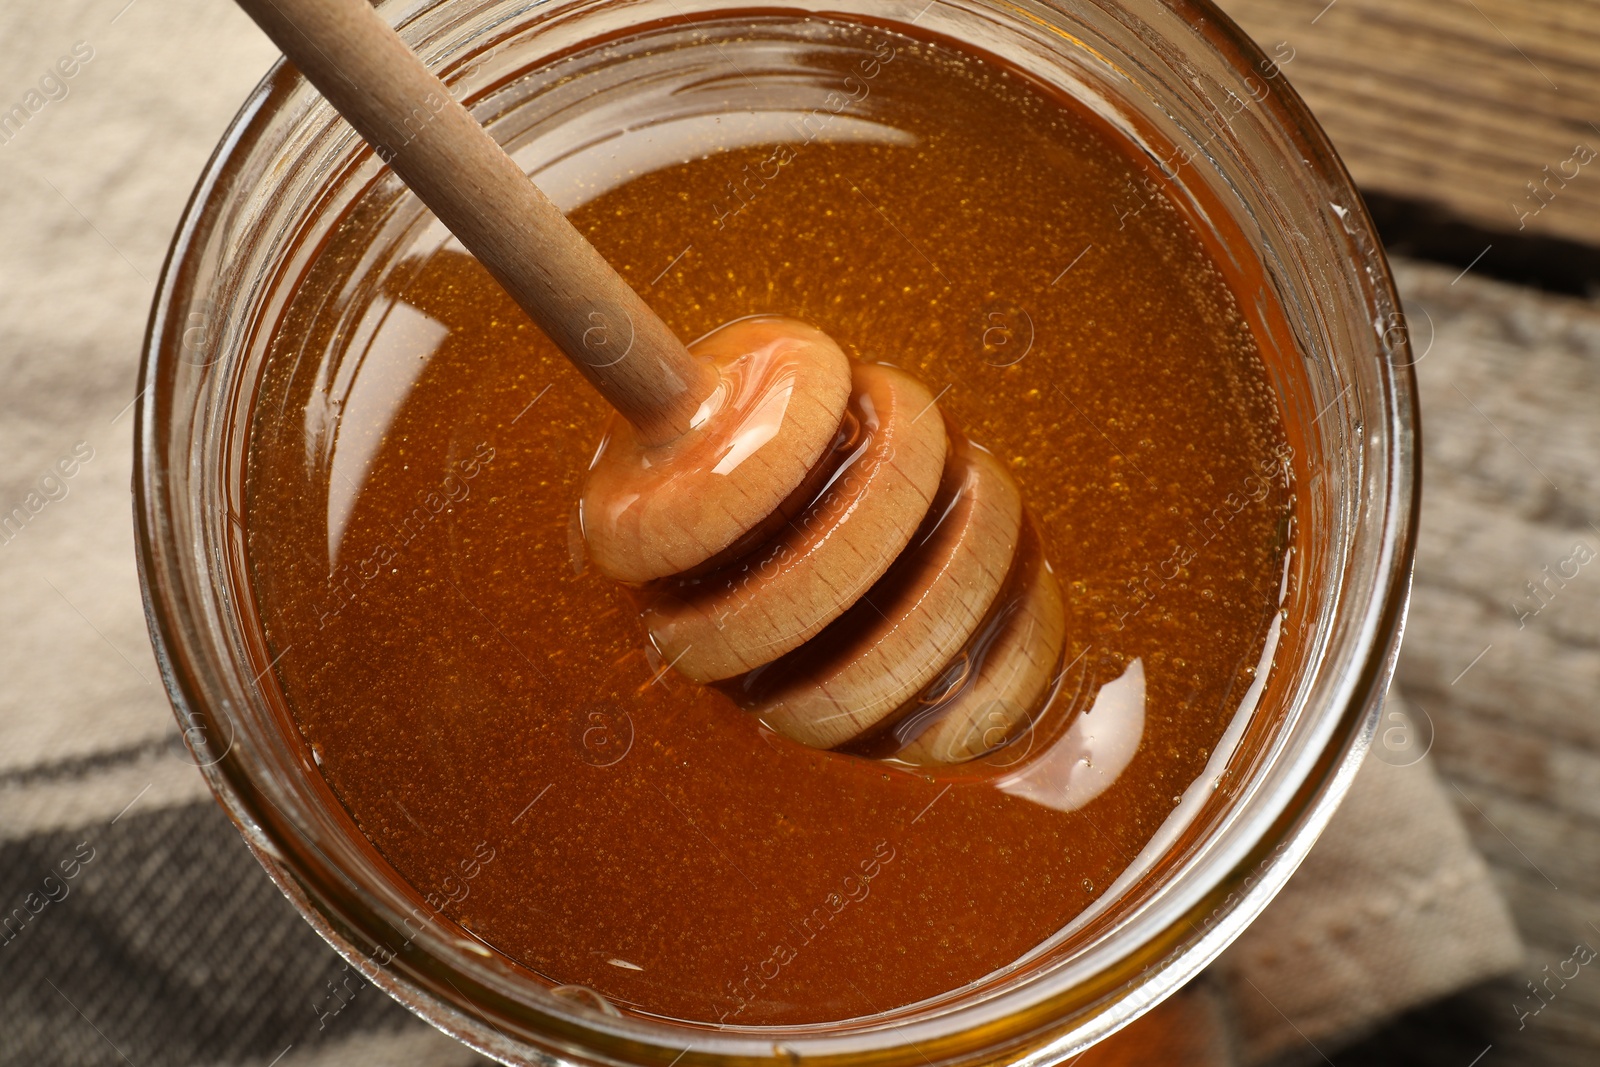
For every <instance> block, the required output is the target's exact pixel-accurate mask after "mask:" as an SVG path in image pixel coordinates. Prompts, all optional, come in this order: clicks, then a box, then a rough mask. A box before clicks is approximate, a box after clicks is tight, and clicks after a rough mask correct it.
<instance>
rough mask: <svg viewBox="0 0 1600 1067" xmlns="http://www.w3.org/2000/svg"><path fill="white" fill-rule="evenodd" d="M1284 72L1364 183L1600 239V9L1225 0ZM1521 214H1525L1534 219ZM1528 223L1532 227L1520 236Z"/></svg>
mask: <svg viewBox="0 0 1600 1067" xmlns="http://www.w3.org/2000/svg"><path fill="white" fill-rule="evenodd" d="M1221 6H1222V7H1223V8H1224V9H1225V10H1226V11H1227V12H1228V13H1229V14H1230V15H1231V16H1232V17H1233V18H1234V19H1235V20H1236V21H1237V22H1239V24H1240V25H1241V26H1242V27H1243V28H1244V29H1245V31H1246V32H1247V33H1249V34H1250V35H1251V36H1253V37H1254V38H1255V39H1256V40H1257V41H1259V42H1261V43H1262V45H1263V46H1264V47H1265V49H1266V51H1267V52H1268V53H1269V54H1271V53H1272V51H1273V46H1274V45H1275V44H1277V43H1278V42H1280V41H1284V42H1287V43H1288V45H1289V46H1290V47H1292V48H1293V49H1294V58H1293V60H1292V61H1291V62H1290V63H1289V64H1287V65H1286V66H1285V68H1284V70H1285V73H1286V74H1287V76H1288V78H1289V81H1290V82H1291V83H1292V84H1293V85H1294V86H1295V88H1296V89H1298V90H1299V91H1300V93H1301V95H1302V96H1304V97H1305V99H1306V102H1307V103H1308V104H1310V105H1311V109H1312V111H1313V112H1314V113H1315V114H1316V116H1317V118H1318V119H1319V121H1320V122H1321V123H1322V125H1323V126H1324V128H1325V129H1327V131H1328V134H1329V136H1330V137H1331V138H1332V140H1333V142H1334V145H1335V146H1336V147H1337V148H1338V150H1339V152H1340V154H1341V155H1342V156H1343V157H1344V160H1345V163H1346V164H1347V165H1348V166H1349V168H1350V171H1351V173H1352V174H1353V175H1354V176H1355V178H1356V181H1357V182H1358V183H1359V184H1360V185H1361V186H1362V187H1363V188H1365V189H1372V190H1377V191H1381V192H1385V193H1389V194H1392V195H1396V196H1403V197H1409V198H1413V199H1421V200H1430V201H1435V202H1437V203H1440V204H1442V205H1445V206H1447V207H1449V208H1450V209H1452V210H1453V211H1455V212H1457V213H1459V214H1461V215H1462V216H1465V217H1466V218H1468V219H1470V220H1472V221H1474V222H1476V223H1478V224H1480V225H1482V226H1485V227H1487V228H1490V229H1495V230H1509V231H1518V230H1519V229H1521V230H1522V232H1525V233H1540V234H1549V235H1554V236H1561V237H1568V238H1572V239H1576V240H1584V241H1589V242H1592V243H1600V157H1597V158H1596V159H1595V160H1594V161H1593V162H1592V163H1590V164H1588V165H1587V166H1579V165H1577V164H1567V171H1568V173H1571V172H1572V171H1573V170H1576V172H1577V177H1575V178H1571V179H1569V180H1565V181H1564V182H1563V181H1562V180H1561V179H1560V178H1559V176H1558V178H1557V179H1555V180H1553V181H1552V182H1551V185H1550V188H1551V189H1552V190H1554V198H1553V199H1552V200H1550V202H1549V203H1548V205H1546V206H1544V207H1542V209H1540V205H1539V202H1538V201H1537V200H1534V199H1531V198H1530V194H1529V192H1528V188H1527V183H1529V182H1542V181H1543V180H1544V179H1545V178H1546V171H1545V170H1544V168H1545V167H1547V166H1548V167H1549V168H1550V172H1551V173H1557V174H1559V170H1560V168H1561V165H1562V164H1563V163H1565V162H1566V161H1567V160H1569V159H1572V158H1573V156H1574V148H1575V147H1576V146H1578V145H1584V146H1586V147H1588V148H1590V149H1593V150H1595V151H1596V152H1600V125H1597V124H1600V4H1595V3H1592V2H1573V0H1334V2H1333V3H1331V4H1330V3H1328V2H1327V0H1221ZM1523 212H1529V214H1527V215H1526V216H1524V215H1523V214H1522V213H1523ZM1523 227H1525V229H1523Z"/></svg>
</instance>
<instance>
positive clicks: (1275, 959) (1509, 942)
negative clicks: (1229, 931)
mask: <svg viewBox="0 0 1600 1067" xmlns="http://www.w3.org/2000/svg"><path fill="white" fill-rule="evenodd" d="M1403 707H1404V703H1403V701H1402V700H1401V698H1400V697H1399V696H1397V695H1395V694H1391V695H1390V697H1389V702H1388V704H1387V707H1386V717H1385V721H1386V722H1387V721H1389V720H1388V718H1387V712H1388V711H1395V710H1399V709H1402V708H1403ZM1385 754H1386V752H1385V750H1384V749H1383V748H1381V747H1380V748H1375V749H1374V750H1373V753H1372V754H1371V755H1369V756H1368V758H1367V760H1366V762H1365V763H1364V764H1363V765H1362V767H1361V770H1360V772H1359V773H1358V775H1357V776H1356V780H1355V782H1354V783H1353V784H1352V785H1351V787H1350V793H1349V795H1348V796H1347V797H1346V798H1345V801H1344V803H1343V804H1342V805H1341V806H1340V808H1339V810H1338V811H1337V812H1336V813H1335V814H1334V816H1333V820H1332V821H1331V822H1330V823H1329V824H1328V828H1327V830H1325V831H1324V832H1323V835H1322V837H1321V838H1320V839H1319V840H1318V841H1317V844H1316V845H1315V847H1313V848H1312V850H1311V854H1310V855H1309V856H1307V857H1306V861H1305V862H1304V863H1303V864H1302V865H1301V866H1300V869H1299V870H1298V871H1296V872H1295V874H1294V876H1293V877H1292V878H1291V879H1290V880H1289V883H1288V885H1286V886H1285V887H1284V889H1283V891H1282V892H1281V893H1280V894H1279V895H1278V897H1277V898H1276V899H1275V900H1274V901H1273V902H1272V903H1271V904H1269V905H1268V906H1267V910H1266V911H1265V912H1263V913H1262V915H1261V916H1260V918H1258V919H1257V920H1256V921H1255V922H1254V923H1253V924H1252V925H1251V926H1250V928H1249V929H1247V930H1246V931H1245V932H1244V934H1243V935H1242V936H1240V938H1239V940H1237V941H1236V942H1234V944H1233V945H1232V946H1231V947H1230V948H1229V949H1228V950H1227V951H1226V952H1224V953H1223V954H1222V956H1221V957H1220V958H1219V959H1218V960H1217V962H1216V963H1214V964H1213V965H1212V966H1211V968H1210V969H1209V970H1207V971H1206V973H1205V974H1204V975H1202V976H1201V978H1200V979H1199V980H1197V981H1196V982H1194V983H1191V985H1190V987H1189V988H1188V989H1186V990H1184V991H1183V992H1182V993H1180V994H1179V995H1177V996H1175V997H1173V998H1172V999H1171V1000H1170V1001H1168V1002H1167V1003H1166V1004H1163V1005H1162V1006H1161V1007H1160V1008H1158V1009H1156V1010H1155V1011H1154V1012H1152V1013H1151V1014H1150V1015H1149V1016H1147V1017H1146V1018H1144V1019H1141V1020H1140V1021H1139V1022H1136V1023H1135V1024H1133V1025H1132V1026H1131V1027H1129V1028H1128V1029H1127V1030H1125V1031H1123V1032H1122V1033H1120V1034H1118V1035H1116V1036H1115V1037H1114V1038H1112V1039H1111V1040H1110V1041H1108V1042H1105V1043H1104V1044H1103V1045H1101V1046H1099V1047H1097V1048H1096V1049H1095V1050H1093V1051H1092V1052H1091V1053H1090V1055H1088V1056H1086V1057H1084V1059H1083V1061H1082V1064H1081V1067H1110V1065H1112V1064H1122V1063H1127V1064H1134V1063H1170V1064H1185V1065H1194V1067H1201V1065H1204V1067H1230V1065H1234V1064H1240V1065H1243V1067H1255V1065H1257V1064H1264V1063H1269V1062H1272V1063H1283V1064H1290V1063H1300V1062H1306V1063H1322V1062H1325V1061H1326V1058H1327V1056H1328V1054H1329V1053H1331V1052H1333V1051H1334V1050H1336V1049H1338V1048H1339V1047H1341V1046H1343V1045H1345V1044H1348V1043H1349V1042H1350V1041H1351V1040H1353V1039H1356V1038H1358V1037H1360V1036H1361V1035H1362V1034H1363V1033H1365V1032H1367V1031H1369V1030H1371V1029H1373V1028H1375V1027H1376V1026H1378V1025H1380V1024H1382V1023H1383V1022H1384V1021H1386V1020H1388V1019H1390V1018H1392V1017H1394V1016H1396V1015H1399V1014H1401V1013H1403V1012H1405V1011H1407V1010H1409V1009H1411V1008H1414V1007H1417V1006H1419V1005H1421V1004H1425V1003H1427V1002H1429V1001H1431V1000H1434V999H1436V998H1438V997H1442V996H1444V995H1446V994H1448V993H1452V992H1454V991H1456V990H1458V989H1463V988H1466V987H1468V986H1471V985H1473V984H1475V983H1477V982H1480V981H1482V980H1484V979H1487V978H1492V977H1495V976H1497V975H1501V974H1504V973H1506V972H1508V971H1510V970H1512V969H1513V968H1515V967H1516V966H1518V965H1519V964H1520V963H1521V962H1522V958H1523V950H1522V944H1521V941H1520V939H1519V938H1518V936H1517V931H1516V927H1515V926H1514V925H1513V923H1512V921H1511V915H1510V913H1509V912H1508V911H1507V909H1506V905H1505V902H1504V901H1503V900H1502V899H1501V897H1500V895H1499V893H1498V892H1497V891H1496V889H1495V887H1494V883H1493V881H1492V879H1491V877H1490V873H1489V870H1488V867H1487V866H1486V865H1485V863H1484V861H1483V858H1482V856H1480V855H1479V854H1478V852H1477V850H1476V849H1475V848H1473V846H1472V843H1471V841H1470V840H1469V839H1468V837H1467V831H1466V828H1465V827H1464V826H1463V825H1462V823H1461V819H1460V817H1459V816H1458V815H1457V814H1456V810H1455V808H1454V806H1453V805H1452V804H1451V802H1450V798H1449V797H1448V796H1446V795H1445V791H1444V786H1443V785H1442V784H1441V783H1440V781H1439V778H1438V777H1437V776H1436V775H1435V774H1434V771H1433V765H1432V762H1431V761H1430V760H1429V759H1427V758H1426V757H1421V758H1418V757H1419V756H1421V753H1420V752H1419V753H1418V754H1417V756H1412V757H1406V758H1401V759H1396V760H1394V761H1393V762H1388V761H1386V760H1385V759H1384V758H1383V757H1384V755H1385ZM1413 759H1415V762H1411V761H1412V760H1413Z"/></svg>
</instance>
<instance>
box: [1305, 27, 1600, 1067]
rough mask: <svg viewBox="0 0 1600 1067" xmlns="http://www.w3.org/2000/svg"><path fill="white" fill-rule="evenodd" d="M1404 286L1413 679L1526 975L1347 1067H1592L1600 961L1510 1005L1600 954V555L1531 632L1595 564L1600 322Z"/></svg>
mask: <svg viewBox="0 0 1600 1067" xmlns="http://www.w3.org/2000/svg"><path fill="white" fill-rule="evenodd" d="M1348 2H1350V0H1340V6H1341V7H1342V6H1343V5H1344V4H1345V3H1348ZM1480 2H1482V0H1480ZM1406 6H1407V5H1405V4H1401V5H1399V7H1400V8H1402V9H1403V8H1405V7H1406ZM1593 6H1595V7H1597V8H1600V5H1593ZM1330 17H1331V16H1330ZM1324 21H1326V20H1324ZM1319 25H1320V24H1319ZM1597 113H1600V112H1597ZM1596 178H1597V184H1600V175H1596ZM1396 275H1397V278H1398V280H1399V283H1400V288H1401V294H1402V297H1403V298H1404V302H1405V307H1406V311H1407V315H1408V317H1409V319H1410V322H1411V328H1412V335H1413V340H1414V341H1416V342H1417V345H1418V351H1419V353H1426V354H1425V355H1424V356H1423V358H1422V360H1421V362H1419V364H1418V365H1417V375H1418V382H1419V389H1420V393H1421V399H1422V409H1423V419H1424V426H1423V429H1424V441H1425V447H1424V494H1423V520H1422V530H1421V537H1420V541H1419V545H1418V558H1417V569H1416V578H1415V587H1414V589H1415V593H1414V597H1413V601H1412V613H1411V622H1410V626H1409V628H1408V631H1407V634H1406V641H1405V645H1404V647H1403V649H1402V651H1401V656H1400V667H1399V671H1398V679H1399V681H1398V684H1399V685H1400V686H1401V688H1402V689H1403V691H1404V692H1405V694H1406V696H1407V698H1408V699H1409V700H1410V701H1411V702H1412V703H1413V704H1414V705H1417V706H1420V707H1421V708H1423V709H1424V710H1425V711H1426V712H1427V713H1428V714H1429V716H1430V717H1431V719H1432V721H1433V724H1434V728H1435V740H1434V747H1433V754H1434V756H1435V759H1436V766H1437V768H1438V770H1439V772H1440V774H1441V776H1442V777H1443V778H1444V779H1445V780H1446V783H1447V786H1448V792H1449V794H1450V796H1451V797H1452V799H1453V800H1454V801H1455V802H1456V806H1457V809H1458V810H1459V811H1460V812H1461V814H1462V816H1463V819H1464V821H1465V822H1466V824H1467V826H1468V829H1469V832H1470V833H1471V834H1472V836H1473V840H1474V842H1475V843H1476V845H1477V846H1478V848H1479V849H1480V850H1481V851H1482V852H1483V854H1484V856H1485V858H1486V859H1487V860H1488V861H1489V864H1490V866H1491V868H1492V869H1493V870H1494V872H1495V877H1496V884H1497V885H1498V886H1499V887H1500V889H1501V891H1502V893H1503V894H1504V895H1505V898H1506V900H1507V902H1508V904H1509V905H1510V907H1511V910H1512V914H1513V915H1514V917H1515V918H1516V921H1517V924H1518V927H1519V929H1520V930H1521V932H1522V935H1523V937H1524V940H1525V942H1526V945H1527V948H1528V954H1527V958H1526V961H1525V963H1524V966H1523V967H1522V968H1521V970H1519V971H1518V972H1517V973H1516V974H1513V975H1511V976H1508V977H1506V978H1504V979H1500V980H1497V981H1494V982H1490V983H1487V984H1484V985H1481V986H1478V987H1476V988H1474V989H1472V990H1470V991H1468V992H1466V993H1463V994H1461V995H1460V996H1458V997H1457V998H1455V999H1454V1000H1453V1001H1452V1002H1451V1003H1449V1004H1446V1005H1441V1006H1438V1007H1436V1008H1433V1009H1427V1010H1424V1011H1422V1012H1418V1013H1413V1014H1412V1015H1411V1016H1408V1017H1407V1018H1406V1019H1404V1020H1401V1021H1400V1022H1398V1023H1396V1024H1394V1025H1392V1026H1390V1027H1388V1028H1386V1029H1385V1030H1383V1031H1381V1032H1380V1033H1379V1034H1377V1035H1375V1036H1373V1037H1372V1038H1371V1039H1369V1040H1367V1041H1364V1042H1363V1043H1362V1044H1361V1045H1359V1046H1357V1047H1356V1048H1354V1049H1351V1050H1349V1051H1348V1053H1341V1054H1339V1055H1338V1056H1337V1057H1336V1059H1337V1060H1338V1062H1340V1063H1346V1062H1349V1063H1372V1064H1376V1063H1385V1064H1387V1063H1395V1064H1399V1063H1407V1064H1430V1065H1431V1064H1435V1063H1437V1064H1440V1065H1444V1064H1454V1065H1457V1067H1459V1065H1461V1064H1465V1063H1466V1062H1468V1061H1470V1060H1471V1059H1472V1057H1473V1056H1475V1055H1477V1054H1478V1052H1479V1051H1481V1050H1482V1048H1483V1047H1484V1045H1487V1044H1490V1043H1492V1044H1493V1046H1494V1051H1493V1053H1492V1054H1491V1055H1492V1061H1493V1062H1499V1063H1518V1064H1532V1065H1539V1067H1568V1065H1577V1064H1590V1063H1595V1062H1597V1061H1600V961H1597V962H1596V963H1595V964H1591V965H1590V966H1588V967H1585V968H1584V969H1583V972H1582V976H1581V977H1580V978H1578V979H1574V980H1572V981H1571V982H1569V984H1568V986H1567V987H1566V988H1565V989H1562V990H1560V993H1559V995H1558V996H1556V997H1555V998H1553V999H1552V1000H1551V1001H1550V1003H1549V1004H1548V1005H1547V1006H1546V1007H1544V1008H1543V1009H1542V1010H1541V1011H1540V1012H1539V1014H1538V1015H1537V1016H1536V1017H1531V1018H1529V1019H1527V1020H1526V1026H1519V1020H1518V1017H1517V1014H1516V1011H1515V1010H1514V1007H1513V1005H1517V1004H1522V1005H1524V1006H1526V1004H1527V1002H1526V999H1525V998H1526V997H1527V995H1528V992H1527V989H1526V987H1525V982H1527V981H1528V980H1530V979H1534V978H1539V977H1542V975H1543V968H1544V966H1545V965H1547V964H1549V965H1552V966H1554V965H1556V964H1559V963H1560V962H1561V961H1562V960H1565V959H1566V958H1567V957H1568V956H1569V955H1570V953H1571V951H1572V948H1573V945H1574V944H1575V943H1576V942H1578V941H1585V942H1587V943H1588V944H1589V945H1591V946H1593V947H1595V948H1600V930H1596V929H1594V927H1592V926H1591V925H1590V923H1600V715H1596V714H1595V712H1596V705H1597V703H1600V558H1597V559H1596V560H1595V561H1594V562H1593V563H1591V564H1588V565H1585V566H1583V567H1581V568H1580V569H1579V573H1578V575H1577V576H1576V577H1575V578H1572V579H1570V580H1567V581H1566V584H1565V585H1564V586H1561V587H1560V588H1559V589H1556V591H1555V592H1554V594H1553V595H1551V596H1550V597H1549V600H1548V603H1547V604H1543V605H1540V606H1539V610H1538V612H1537V614H1528V615H1525V616H1521V617H1519V613H1520V612H1524V611H1526V610H1527V608H1528V606H1529V604H1530V603H1532V604H1538V602H1537V601H1529V600H1527V599H1526V597H1525V594H1526V585H1527V583H1528V582H1530V581H1535V580H1540V579H1541V577H1542V573H1543V569H1544V568H1545V567H1546V566H1547V565H1549V564H1551V563H1552V562H1555V561H1558V560H1562V559H1565V558H1567V557H1568V556H1569V554H1570V550H1571V548H1572V546H1573V545H1574V544H1575V543H1576V542H1579V541H1582V542H1585V543H1586V544H1588V545H1589V546H1591V547H1594V548H1597V549H1600V529H1597V528H1596V524H1600V425H1597V424H1596V423H1597V420H1596V419H1595V417H1594V413H1595V412H1596V411H1600V308H1597V307H1596V306H1595V305H1593V304H1589V303H1585V302H1582V301H1577V300H1572V299H1567V298H1560V297H1552V296H1548V295H1543V294H1538V293H1533V292H1529V291H1527V290H1523V289H1518V288H1515V287H1512V286H1506V285H1502V284H1499V283H1494V282H1489V281H1485V280H1480V279H1478V278H1476V277H1473V276H1471V275H1468V276H1466V277H1463V278H1459V279H1458V277H1457V275H1458V272H1457V271H1456V270H1454V269H1443V268H1439V267H1432V266H1423V265H1419V264H1415V263H1407V262H1399V263H1397V264H1396ZM1519 605H1520V607H1519ZM1485 649H1487V651H1486V652H1485V651H1484V650H1485ZM1480 653H1482V655H1481V658H1479V657H1480ZM1474 661H1475V662H1474ZM1547 878H1548V880H1547ZM1591 972H1592V973H1591ZM1463 1019H1470V1020H1471V1023H1472V1027H1473V1029H1474V1031H1475V1034H1474V1038H1475V1039H1477V1038H1481V1042H1480V1043H1479V1044H1478V1046H1477V1047H1476V1048H1474V1049H1471V1050H1470V1051H1467V1054H1466V1055H1465V1057H1464V1058H1463V1056H1462V1055H1461V1053H1462V1051H1463V1050H1462V1049H1460V1048H1457V1047H1456V1046H1454V1045H1452V1044H1450V1043H1449V1042H1448V1041H1446V1040H1445V1038H1446V1037H1447V1036H1449V1035H1450V1034H1452V1033H1454V1032H1455V1031H1457V1030H1459V1029H1460V1028H1461V1026H1462V1025H1463V1023H1462V1020H1463ZM1441 1050H1443V1051H1441ZM1447 1053H1448V1054H1447ZM1489 1062H1491V1060H1490V1059H1485V1061H1484V1063H1485V1064H1488V1063H1489Z"/></svg>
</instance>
